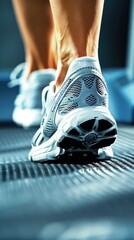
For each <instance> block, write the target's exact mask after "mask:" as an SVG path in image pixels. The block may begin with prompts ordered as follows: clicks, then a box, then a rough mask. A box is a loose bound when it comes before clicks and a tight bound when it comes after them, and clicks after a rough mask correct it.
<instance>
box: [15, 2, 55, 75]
mask: <svg viewBox="0 0 134 240" xmlns="http://www.w3.org/2000/svg"><path fill="white" fill-rule="evenodd" d="M13 5H14V9H15V12H16V16H17V20H18V23H19V27H20V30H21V34H22V38H23V42H24V47H25V56H26V59H25V60H26V62H27V77H28V76H29V75H30V73H31V72H32V71H34V70H38V69H44V68H53V67H55V62H54V58H53V54H52V44H51V43H52V41H51V40H52V35H53V20H52V15H51V9H50V4H49V1H48V0H13Z"/></svg>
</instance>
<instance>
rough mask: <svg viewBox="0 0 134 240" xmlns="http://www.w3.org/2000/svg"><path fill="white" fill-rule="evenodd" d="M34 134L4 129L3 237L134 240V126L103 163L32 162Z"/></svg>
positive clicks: (0, 166)
mask: <svg viewBox="0 0 134 240" xmlns="http://www.w3.org/2000/svg"><path fill="white" fill-rule="evenodd" d="M35 131H36V129H35V128H31V129H23V128H19V127H16V126H8V127H7V126H2V127H0V239H1V240H3V239H14V240H15V239H16V240H17V239H18V240H19V239H31V240H34V239H39V240H43V239H44V240H49V239H51V240H79V239H80V240H83V239H84V240H88V239H91V240H92V239H93V240H96V239H99V240H100V239H103V240H105V239H106V240H107V239H118V240H120V239H121V240H129V239H134V127H133V126H125V125H121V126H119V133H118V137H117V140H116V142H115V143H114V145H113V150H114V157H113V158H112V159H111V160H105V161H102V160H101V161H98V160H94V159H92V158H90V157H88V159H84V158H82V157H81V159H79V160H77V159H76V158H73V157H71V158H69V157H64V158H63V159H62V160H57V161H50V162H49V161H48V162H47V161H46V162H43V163H34V162H31V161H29V160H28V157H27V156H28V152H29V150H30V143H31V139H32V136H33V134H34V133H35Z"/></svg>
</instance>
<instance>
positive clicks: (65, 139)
mask: <svg viewBox="0 0 134 240" xmlns="http://www.w3.org/2000/svg"><path fill="white" fill-rule="evenodd" d="M42 96H43V99H42V100H43V112H42V114H43V117H42V121H41V125H40V128H39V130H38V131H37V132H36V134H35V135H34V137H33V140H32V149H31V151H30V153H29V159H31V160H33V161H44V160H54V159H57V158H58V157H59V156H60V155H63V154H65V153H66V152H72V153H75V152H78V151H80V152H83V154H85V153H87V152H90V153H92V154H93V155H95V156H98V158H103V157H104V155H105V156H106V155H107V156H109V157H110V156H112V149H111V147H109V146H110V145H111V144H112V143H113V142H114V141H115V139H116V135H117V125H116V122H115V119H114V118H113V116H112V115H111V113H110V111H109V110H108V92H107V86H106V82H105V79H104V78H103V76H102V73H101V69H100V65H99V62H98V61H97V60H95V59H94V58H91V57H81V58H78V59H76V60H74V61H73V62H72V64H71V65H70V67H69V69H68V72H67V75H66V78H65V80H64V82H63V84H62V86H61V88H60V90H59V91H58V92H57V93H56V94H55V82H51V83H50V86H49V87H47V88H45V89H44V90H43V94H42Z"/></svg>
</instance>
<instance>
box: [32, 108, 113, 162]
mask: <svg viewBox="0 0 134 240" xmlns="http://www.w3.org/2000/svg"><path fill="white" fill-rule="evenodd" d="M92 119H98V120H105V121H108V122H110V123H111V126H113V128H115V129H116V122H115V120H114V118H113V117H112V115H111V113H110V112H109V110H108V109H107V108H106V107H102V106H92V107H84V108H79V109H75V110H72V111H71V112H70V113H68V114H66V115H65V116H64V117H63V119H62V121H61V122H60V124H59V126H58V129H57V131H56V132H55V133H54V134H53V136H52V137H51V138H50V139H49V140H48V141H46V142H44V143H42V144H40V145H39V146H35V147H33V148H32V150H31V153H30V154H31V157H32V158H33V159H34V156H37V155H40V154H43V153H44V157H45V155H46V153H47V155H48V154H49V153H50V152H52V151H53V150H54V149H56V148H59V146H58V144H59V143H60V142H61V141H62V140H63V139H64V138H65V137H68V132H69V131H71V130H72V129H75V128H77V126H79V125H80V124H82V123H84V122H86V121H89V120H92ZM70 138H71V137H70ZM77 141H83V140H82V139H81V137H80V138H79V137H78V138H77ZM96 141H97V139H96ZM102 147H103V146H102ZM58 153H59V151H58ZM55 157H56V156H55Z"/></svg>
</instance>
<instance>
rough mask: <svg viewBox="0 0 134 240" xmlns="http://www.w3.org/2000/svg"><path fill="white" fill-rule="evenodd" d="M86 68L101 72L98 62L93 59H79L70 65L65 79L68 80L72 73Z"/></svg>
mask: <svg viewBox="0 0 134 240" xmlns="http://www.w3.org/2000/svg"><path fill="white" fill-rule="evenodd" d="M86 67H91V68H94V69H96V70H98V71H99V72H101V68H100V64H99V61H97V60H96V59H95V58H93V57H80V58H77V59H76V60H74V61H73V62H72V63H71V65H70V67H69V69H68V72H67V75H66V78H68V77H69V76H70V75H71V74H72V73H74V72H76V71H77V70H79V69H80V68H86Z"/></svg>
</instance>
